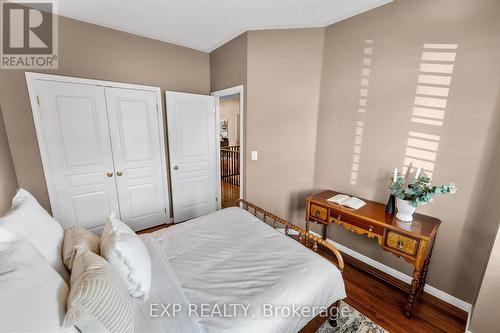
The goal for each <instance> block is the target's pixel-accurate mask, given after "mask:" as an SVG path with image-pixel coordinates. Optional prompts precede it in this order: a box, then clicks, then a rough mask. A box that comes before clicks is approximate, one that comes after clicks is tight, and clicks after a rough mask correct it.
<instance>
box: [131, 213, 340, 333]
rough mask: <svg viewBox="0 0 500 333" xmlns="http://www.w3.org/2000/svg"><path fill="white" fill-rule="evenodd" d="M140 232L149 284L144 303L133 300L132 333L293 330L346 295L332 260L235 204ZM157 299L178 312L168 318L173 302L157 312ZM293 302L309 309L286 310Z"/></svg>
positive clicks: (301, 307)
mask: <svg viewBox="0 0 500 333" xmlns="http://www.w3.org/2000/svg"><path fill="white" fill-rule="evenodd" d="M141 238H142V239H143V241H144V243H145V244H146V247H147V248H148V251H149V252H150V255H151V259H152V282H151V283H152V285H151V291H150V296H149V298H148V299H147V301H146V302H145V303H140V302H137V303H135V308H136V312H137V319H136V331H137V332H182V333H188V332H262V333H263V332H280V333H281V332H297V331H299V330H300V329H301V328H302V327H303V326H304V325H305V324H306V323H307V322H308V321H310V320H311V319H312V318H314V317H315V316H316V315H317V314H318V313H319V312H320V307H327V306H329V305H330V304H332V303H334V302H335V301H337V300H339V299H343V298H345V296H346V294H345V288H344V282H343V280H342V276H341V273H340V271H339V270H338V269H337V268H336V267H335V266H334V265H333V264H331V263H330V262H328V261H327V260H326V259H324V258H322V257H321V256H319V255H317V254H316V253H314V252H313V251H311V250H309V249H307V248H305V247H304V246H302V245H301V244H299V243H298V242H297V241H295V240H293V239H291V238H289V237H287V236H285V235H283V234H282V233H280V232H279V231H277V230H274V229H273V228H272V227H270V226H268V225H266V224H265V223H263V222H262V221H260V220H258V219H257V218H256V217H254V216H253V215H252V214H250V213H248V212H247V211H245V210H243V209H240V208H228V209H224V210H221V211H218V212H216V213H213V214H209V215H207V216H203V217H200V218H196V219H194V220H191V221H188V222H185V223H182V224H179V225H176V226H175V227H172V228H168V229H163V230H160V231H157V232H154V233H152V234H146V235H142V236H141ZM156 304H158V305H156ZM159 304H163V306H164V307H165V308H167V307H168V305H169V304H180V305H179V306H178V308H177V310H179V309H180V312H177V313H176V315H175V317H174V318H172V317H171V315H172V314H173V311H172V310H173V309H172V305H171V306H170V308H168V309H167V311H166V312H163V310H164V308H163V307H162V306H161V305H159ZM188 304H193V305H191V308H190V306H189V305H188ZM202 304H207V305H202ZM233 304H241V305H233ZM243 306H245V307H248V308H247V310H246V312H245V311H244V309H243ZM279 306H285V308H279ZM294 306H295V309H306V310H301V311H308V310H307V309H311V313H307V312H306V313H304V312H302V313H299V315H290V316H288V315H287V311H288V310H291V311H293V310H294V308H293V307H294ZM202 307H205V308H204V309H205V310H206V311H207V312H202ZM224 307H225V309H224ZM306 307H316V308H315V309H314V308H306ZM189 309H191V315H190V312H189ZM235 309H236V311H235ZM279 309H281V310H279ZM223 310H225V313H221V312H222V311H223ZM212 312H215V316H208V317H205V316H204V315H205V314H210V313H212ZM162 313H163V315H164V316H163V317H161V318H159V316H160V315H161V314H162ZM271 313H273V314H275V313H276V314H277V315H273V316H271V317H269V315H270V314H271ZM151 314H153V316H154V318H152V317H151V316H150V315H151ZM166 314H168V315H166Z"/></svg>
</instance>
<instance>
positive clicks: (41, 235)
mask: <svg viewBox="0 0 500 333" xmlns="http://www.w3.org/2000/svg"><path fill="white" fill-rule="evenodd" d="M0 226H2V227H4V228H6V229H9V230H12V231H14V232H15V233H17V234H18V235H20V236H22V237H24V238H25V239H26V240H27V241H28V242H30V243H31V244H32V245H33V246H34V247H35V248H36V249H37V250H38V251H39V252H40V253H41V254H42V256H43V257H44V258H45V259H47V261H48V262H49V264H50V266H52V267H53V268H54V269H55V270H56V271H57V272H58V273H59V274H61V276H62V277H63V279H64V280H66V281H68V279H69V274H68V271H67V270H66V267H64V264H63V261H62V255H61V249H62V243H63V237H64V231H63V228H62V227H61V225H60V224H59V223H58V222H57V221H56V220H54V219H53V218H52V216H50V215H49V213H47V211H46V210H45V209H43V207H42V206H40V204H39V203H38V202H37V201H36V199H35V198H34V197H33V196H32V195H31V194H30V193H29V192H28V191H26V190H23V189H19V190H18V191H17V194H16V195H15V197H14V199H13V200H12V206H11V208H10V210H9V211H8V212H7V214H5V215H4V216H3V217H1V218H0Z"/></svg>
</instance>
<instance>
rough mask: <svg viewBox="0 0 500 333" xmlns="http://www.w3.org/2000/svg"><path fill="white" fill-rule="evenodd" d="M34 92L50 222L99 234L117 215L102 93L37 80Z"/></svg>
mask: <svg viewBox="0 0 500 333" xmlns="http://www.w3.org/2000/svg"><path fill="white" fill-rule="evenodd" d="M36 90H37V96H38V101H39V104H40V107H39V110H40V113H39V117H40V118H41V119H38V120H39V121H41V123H42V124H43V126H42V128H37V132H38V136H39V138H40V137H42V139H41V140H39V142H40V144H41V145H45V147H44V148H45V149H41V151H42V154H47V155H48V156H45V158H43V160H44V168H45V172H46V174H47V173H50V177H52V179H53V183H52V184H50V182H48V183H49V186H52V187H53V188H52V189H51V191H50V192H51V193H52V195H51V198H50V199H51V204H52V210H53V213H54V217H55V218H56V219H57V220H58V221H59V222H61V223H62V224H63V225H64V226H65V227H67V226H70V225H80V226H82V227H84V228H88V229H93V230H94V231H96V232H99V230H100V228H101V227H102V226H103V225H104V223H105V222H106V220H107V217H108V216H109V214H110V212H112V211H116V212H118V211H119V206H118V199H117V194H116V185H115V179H114V171H113V170H114V168H113V160H112V153H111V142H110V137H109V129H108V117H107V114H106V100H105V94H104V88H102V87H97V86H89V85H82V84H71V83H58V82H52V81H43V80H37V81H36ZM42 157H43V156H42ZM47 157H48V158H47ZM48 164H49V165H48Z"/></svg>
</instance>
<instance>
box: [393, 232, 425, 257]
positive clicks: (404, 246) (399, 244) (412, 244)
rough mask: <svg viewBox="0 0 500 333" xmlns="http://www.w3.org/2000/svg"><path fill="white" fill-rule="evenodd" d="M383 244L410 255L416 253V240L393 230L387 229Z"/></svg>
mask: <svg viewBox="0 0 500 333" xmlns="http://www.w3.org/2000/svg"><path fill="white" fill-rule="evenodd" d="M385 244H386V245H387V246H388V247H390V248H393V249H396V250H398V251H401V252H404V253H406V254H409V255H411V256H414V255H416V254H417V250H418V246H417V245H418V240H416V239H414V238H411V237H408V236H403V235H401V234H398V233H396V232H394V231H389V232H388V233H387V238H386V240H385Z"/></svg>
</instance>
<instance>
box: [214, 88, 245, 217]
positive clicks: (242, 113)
mask: <svg viewBox="0 0 500 333" xmlns="http://www.w3.org/2000/svg"><path fill="white" fill-rule="evenodd" d="M244 90H245V89H244V86H243V85H239V86H235V87H231V88H227V89H222V90H217V91H214V92H212V93H211V95H212V96H215V97H218V98H217V110H216V119H217V126H218V127H217V129H219V127H220V108H219V99H220V97H225V96H230V95H235V94H239V95H240V199H245V188H246V186H245V170H246V168H245V155H246V149H245V133H246V128H245V107H244V106H245V103H244V98H245V96H244ZM219 134H220V131H219V130H218V131H217V142H218V145H217V155H218V158H219V162H218V165H219V170H218V178H219V183H218V193H219V198H220V200H219V209H220V208H221V203H222V196H221V195H222V193H221V179H220V138H219Z"/></svg>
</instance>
